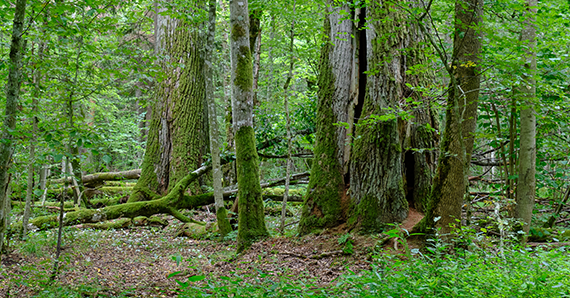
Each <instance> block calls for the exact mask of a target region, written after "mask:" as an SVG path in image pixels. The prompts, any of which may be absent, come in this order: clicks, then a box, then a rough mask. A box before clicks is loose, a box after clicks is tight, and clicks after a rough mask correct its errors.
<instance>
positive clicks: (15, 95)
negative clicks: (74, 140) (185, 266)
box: [0, 0, 26, 253]
mask: <svg viewBox="0 0 570 298" xmlns="http://www.w3.org/2000/svg"><path fill="white" fill-rule="evenodd" d="M25 13H26V0H18V1H16V7H15V11H14V23H13V24H14V25H13V27H12V42H11V44H10V63H9V74H8V81H7V82H6V110H5V118H4V123H3V126H2V142H0V253H1V252H2V248H3V245H4V233H5V231H6V229H7V228H8V227H7V226H6V222H7V221H6V218H8V209H7V207H6V205H7V202H9V198H8V196H7V194H6V192H7V190H8V182H9V175H10V174H9V169H10V163H11V161H12V153H13V150H14V149H13V145H12V142H13V136H12V133H13V131H14V130H15V129H16V114H17V112H18V101H19V97H20V85H21V83H22V69H21V67H22V52H23V51H24V38H23V36H22V35H23V29H24V17H25Z"/></svg>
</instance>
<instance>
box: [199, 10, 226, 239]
mask: <svg viewBox="0 0 570 298" xmlns="http://www.w3.org/2000/svg"><path fill="white" fill-rule="evenodd" d="M215 33H216V1H215V0H210V1H209V10H208V39H207V43H206V52H205V54H204V60H205V61H204V77H205V78H206V98H207V101H208V120H209V121H208V122H209V123H208V124H209V128H210V134H209V135H210V152H211V155H212V172H213V173H212V178H213V181H212V184H213V186H214V201H215V204H216V218H217V220H218V227H219V230H220V233H221V234H222V236H225V235H227V234H228V233H229V232H231V230H232V227H231V225H230V222H229V221H228V215H227V211H226V208H225V207H224V198H223V191H224V190H223V188H222V168H221V165H220V142H219V131H218V119H217V116H218V115H217V113H216V100H215V97H214V82H213V69H214V62H215V60H214V57H215V56H214V36H215Z"/></svg>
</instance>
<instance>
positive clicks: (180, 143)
mask: <svg viewBox="0 0 570 298" xmlns="http://www.w3.org/2000/svg"><path fill="white" fill-rule="evenodd" d="M197 2H200V1H197ZM195 4H196V5H192V6H191V7H193V8H192V9H200V8H201V7H202V6H203V5H202V4H203V3H201V2H200V3H195ZM159 10H160V12H161V13H159V14H158V15H157V17H156V24H155V26H156V28H155V30H156V33H155V35H156V52H157V54H162V55H166V56H168V57H170V60H169V61H163V62H162V64H161V65H162V69H163V71H164V73H166V74H169V75H168V76H167V77H166V78H165V79H164V80H162V81H161V82H159V83H158V84H157V90H156V94H155V104H154V106H153V111H152V120H151V123H150V128H149V132H148V136H147V140H148V141H147V146H146V151H145V156H144V160H143V164H142V173H141V178H140V179H139V180H138V182H137V185H136V186H135V188H134V190H133V193H132V194H131V196H130V198H129V202H136V201H141V200H147V199H149V197H148V196H146V195H145V194H146V193H147V192H148V191H150V192H153V193H156V194H164V193H165V192H167V191H168V190H169V189H170V188H171V187H173V186H174V185H176V183H177V182H178V181H179V180H180V179H182V177H184V175H185V174H186V173H187V171H188V169H192V168H197V167H198V166H199V165H200V164H201V163H202V156H203V155H204V153H205V150H206V142H205V136H206V135H207V132H206V127H205V125H204V124H205V119H204V109H205V105H204V103H205V80H204V74H203V67H204V60H203V58H202V56H201V51H202V50H203V49H202V48H201V47H202V46H203V39H202V38H200V35H199V30H198V29H197V25H196V24H191V22H183V21H181V20H177V19H174V18H171V17H169V16H167V15H164V12H165V9H163V8H160V9H159ZM189 192H190V193H191V194H197V193H200V192H201V190H200V186H199V184H198V183H197V182H194V183H193V184H192V185H191V186H190V189H189Z"/></svg>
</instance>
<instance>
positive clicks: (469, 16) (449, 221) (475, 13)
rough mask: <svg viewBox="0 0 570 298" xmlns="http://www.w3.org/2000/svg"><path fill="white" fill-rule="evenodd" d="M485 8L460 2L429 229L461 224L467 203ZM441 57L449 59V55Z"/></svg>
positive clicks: (445, 229)
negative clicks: (483, 11)
mask: <svg viewBox="0 0 570 298" xmlns="http://www.w3.org/2000/svg"><path fill="white" fill-rule="evenodd" d="M482 8H483V3H481V2H480V1H479V0H468V1H464V0H457V1H456V4H455V31H454V35H453V54H452V56H451V65H449V66H446V69H447V71H448V73H449V77H450V84H449V88H448V97H447V107H446V111H445V128H444V131H443V136H442V140H441V146H440V155H439V160H438V164H437V170H436V175H435V178H434V181H433V190H432V193H431V198H430V206H429V209H428V212H427V214H426V217H425V221H426V222H425V223H426V224H427V227H430V228H432V227H441V232H442V233H444V234H447V233H449V232H450V231H451V230H452V229H453V228H454V227H456V226H457V225H460V224H461V206H462V205H463V198H464V195H465V192H466V190H467V188H466V187H467V184H466V183H467V173H468V167H469V165H470V159H471V152H472V150H473V140H474V133H475V128H476V121H477V101H478V97H479V80H480V77H479V74H478V72H479V66H478V62H479V61H480V60H479V56H480V53H481V40H480V26H481V15H482ZM440 56H441V55H440ZM441 58H442V61H443V62H444V63H445V62H446V59H445V57H441ZM467 158H469V159H467Z"/></svg>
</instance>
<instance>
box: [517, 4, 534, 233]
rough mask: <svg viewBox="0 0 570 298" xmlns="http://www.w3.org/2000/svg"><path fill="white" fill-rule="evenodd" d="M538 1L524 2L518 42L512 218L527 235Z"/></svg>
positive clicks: (531, 189)
mask: <svg viewBox="0 0 570 298" xmlns="http://www.w3.org/2000/svg"><path fill="white" fill-rule="evenodd" d="M537 4H538V2H537V0H527V1H526V5H527V11H526V14H525V17H524V21H523V23H524V28H523V30H522V33H521V41H522V42H523V43H525V45H526V47H525V49H526V50H525V53H524V55H523V59H524V72H523V74H522V75H521V76H522V82H523V83H522V84H521V85H520V86H519V87H518V88H517V91H518V94H519V96H520V99H521V100H520V102H522V103H523V106H522V107H521V116H520V117H521V120H520V129H521V139H520V154H519V183H518V186H517V196H516V202H517V205H516V208H515V217H517V218H519V219H522V221H523V222H524V226H523V231H524V232H525V233H527V234H528V232H529V229H530V223H531V219H532V210H533V208H534V198H535V196H536V177H535V175H536V116H535V111H534V102H535V97H536V79H535V78H534V75H535V73H536V27H535V24H534V23H535V22H536V14H537V8H536V6H537Z"/></svg>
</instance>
